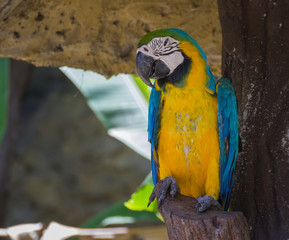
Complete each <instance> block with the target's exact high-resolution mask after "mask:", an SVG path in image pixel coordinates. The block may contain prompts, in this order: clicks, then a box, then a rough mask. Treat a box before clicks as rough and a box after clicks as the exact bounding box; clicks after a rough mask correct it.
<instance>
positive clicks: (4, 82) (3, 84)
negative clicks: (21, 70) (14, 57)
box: [0, 58, 9, 146]
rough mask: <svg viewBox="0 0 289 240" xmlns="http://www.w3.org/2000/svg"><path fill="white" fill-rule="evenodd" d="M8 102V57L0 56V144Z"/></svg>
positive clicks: (3, 132) (5, 124) (6, 116)
mask: <svg viewBox="0 0 289 240" xmlns="http://www.w3.org/2000/svg"><path fill="white" fill-rule="evenodd" d="M8 104H9V59H8V58H0V109H1V111H0V146H1V144H2V141H3V137H4V134H5V130H6V126H7V119H8Z"/></svg>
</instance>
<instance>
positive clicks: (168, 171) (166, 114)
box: [157, 63, 220, 199]
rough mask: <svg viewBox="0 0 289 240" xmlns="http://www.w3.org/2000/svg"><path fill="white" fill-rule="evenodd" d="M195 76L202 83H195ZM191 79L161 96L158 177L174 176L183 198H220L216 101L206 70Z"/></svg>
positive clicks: (170, 87) (167, 90) (167, 89)
mask: <svg viewBox="0 0 289 240" xmlns="http://www.w3.org/2000/svg"><path fill="white" fill-rule="evenodd" d="M195 64H196V63H195ZM200 66H201V65H200ZM192 69H193V67H192ZM196 77H197V78H198V79H199V80H201V81H196V80H195V79H196ZM189 78H190V79H188V81H187V84H186V86H185V87H184V88H177V87H175V86H173V85H168V86H167V88H166V92H162V95H161V98H162V103H163V108H162V110H161V119H160V131H159V137H158V149H157V152H158V162H159V169H158V175H159V179H163V178H165V177H168V176H173V177H174V178H175V179H176V180H177V182H178V184H179V186H180V189H181V193H182V194H184V195H188V196H193V197H195V198H196V197H198V196H200V195H205V194H208V195H210V196H212V197H214V198H215V199H217V198H218V196H219V191H220V184H219V143H218V125H217V123H218V119H217V99H216V97H214V96H212V95H211V94H209V93H208V90H207V88H206V87H205V81H206V78H207V75H206V72H205V70H203V69H202V68H201V67H200V70H199V71H198V69H197V67H195V68H194V69H193V70H192V71H191V73H190V74H189ZM202 81H203V82H202Z"/></svg>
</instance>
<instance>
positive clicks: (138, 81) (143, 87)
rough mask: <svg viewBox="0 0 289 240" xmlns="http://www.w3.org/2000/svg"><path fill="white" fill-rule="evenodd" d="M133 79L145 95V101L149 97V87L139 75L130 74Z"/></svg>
mask: <svg viewBox="0 0 289 240" xmlns="http://www.w3.org/2000/svg"><path fill="white" fill-rule="evenodd" d="M132 78H133V80H134V81H135V83H136V84H137V86H138V87H139V89H140V91H141V92H142V94H143V96H144V97H145V99H146V100H147V102H148V101H149V99H150V94H151V88H150V87H149V86H148V85H146V84H145V83H144V82H143V81H142V80H141V78H140V77H137V76H134V75H132Z"/></svg>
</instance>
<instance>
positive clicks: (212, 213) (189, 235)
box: [157, 188, 250, 240]
mask: <svg viewBox="0 0 289 240" xmlns="http://www.w3.org/2000/svg"><path fill="white" fill-rule="evenodd" d="M158 190H159V188H158ZM157 195H158V194H157ZM196 204H197V200H196V199H195V198H192V197H187V196H183V195H180V194H178V195H177V196H176V197H175V198H174V199H172V198H171V196H169V195H167V197H166V199H165V200H164V201H163V203H162V204H161V206H160V207H159V211H160V213H161V215H162V217H163V218H164V220H165V224H166V227H167V230H168V236H169V239H170V240H175V239H176V240H179V239H182V240H185V239H188V240H189V239H190V240H191V239H197V240H202V239H204V240H205V239H213V240H226V239H228V240H237V239H240V240H247V239H250V236H249V228H248V224H247V220H246V218H245V217H244V215H243V213H242V212H231V211H229V212H225V211H220V210H217V209H216V208H213V207H212V208H211V209H209V210H207V211H206V212H205V213H196Z"/></svg>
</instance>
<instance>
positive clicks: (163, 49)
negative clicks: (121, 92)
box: [136, 28, 206, 88]
mask: <svg viewBox="0 0 289 240" xmlns="http://www.w3.org/2000/svg"><path fill="white" fill-rule="evenodd" d="M196 58H200V59H202V61H203V62H206V55H205V54H204V52H203V51H202V49H201V48H200V46H199V45H198V43H197V42H196V41H195V40H194V39H193V38H192V37H190V36H189V35H188V34H187V33H186V32H184V31H182V30H180V29H175V28H169V29H160V30H156V31H153V32H150V33H148V34H146V35H145V36H144V37H143V38H142V39H141V40H140V42H139V44H138V49H137V57H136V68H137V71H138V74H139V76H140V78H141V79H142V80H143V82H144V83H146V84H147V85H148V86H150V87H154V86H153V84H152V83H151V81H150V79H151V78H152V79H156V80H157V83H158V86H160V88H162V87H164V86H165V85H166V84H167V83H171V84H173V85H175V86H177V87H183V86H184V85H185V84H186V83H185V81H186V76H187V75H188V74H189V72H190V70H191V68H192V65H193V64H192V63H194V62H195V59H196Z"/></svg>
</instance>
